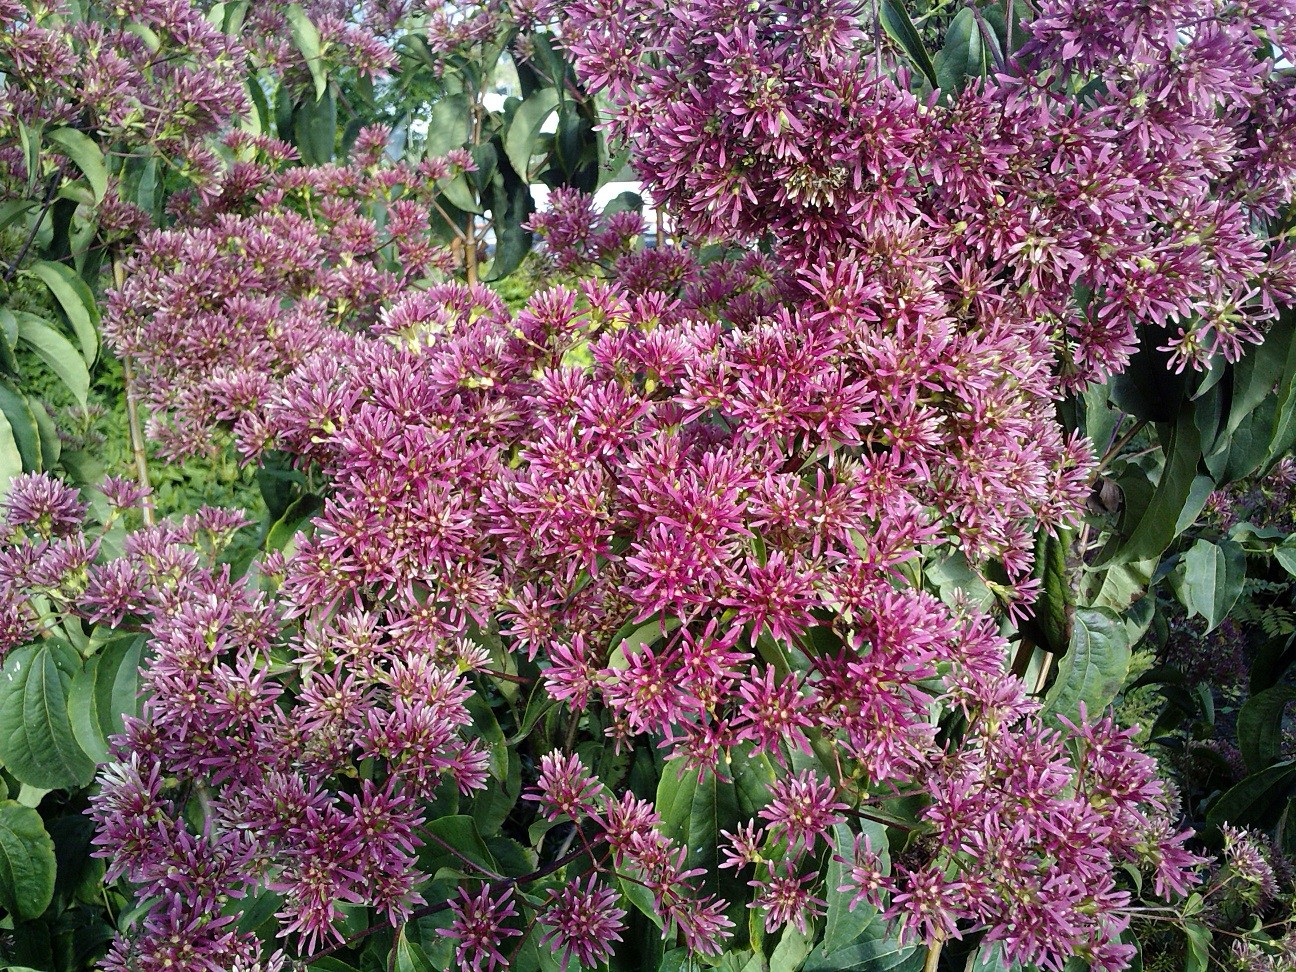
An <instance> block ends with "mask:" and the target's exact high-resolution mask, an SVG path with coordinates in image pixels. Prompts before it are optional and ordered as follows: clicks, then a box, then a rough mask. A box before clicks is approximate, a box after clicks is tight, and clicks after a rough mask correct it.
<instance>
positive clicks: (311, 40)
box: [284, 3, 328, 101]
mask: <svg viewBox="0 0 1296 972" xmlns="http://www.w3.org/2000/svg"><path fill="white" fill-rule="evenodd" d="M284 15H285V16H286V17H287V19H288V29H289V30H291V31H292V37H293V43H294V44H296V45H297V50H299V51H301V56H302V58H304V59H305V61H306V69H307V70H308V71H310V76H311V80H312V81H314V82H315V100H316V101H319V100H320V99H321V98H323V97H324V90H325V89H326V88H327V87H328V74H327V73H326V72H325V70H324V62H323V61H322V60H321V47H320V32H319V28H317V27H316V26H315V25H314V24H313V23H311V19H310V18H309V17H307V16H306V11H304V10H303V9H302V6H301V4H300V3H290V4H289V5H288V9H287V10H286V11H285V12H284Z"/></svg>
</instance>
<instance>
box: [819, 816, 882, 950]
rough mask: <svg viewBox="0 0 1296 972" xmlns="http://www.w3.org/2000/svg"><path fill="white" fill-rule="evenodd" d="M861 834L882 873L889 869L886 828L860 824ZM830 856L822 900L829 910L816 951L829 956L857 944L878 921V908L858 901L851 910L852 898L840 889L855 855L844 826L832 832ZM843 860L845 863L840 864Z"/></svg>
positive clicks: (851, 838)
mask: <svg viewBox="0 0 1296 972" xmlns="http://www.w3.org/2000/svg"><path fill="white" fill-rule="evenodd" d="M861 831H862V833H863V834H864V835H865V836H867V837H868V838H869V846H870V847H871V848H872V849H873V852H874V853H876V854H878V855H879V856H880V857H881V859H882V869H883V873H888V872H889V870H890V856H889V855H888V853H887V837H886V828H885V827H883V826H882V825H881V824H878V823H874V822H872V821H870V820H865V821H862V822H861ZM832 834H833V851H834V853H833V856H832V858H831V860H829V862H828V869H827V875H826V878H825V881H824V892H825V897H826V898H827V901H828V911H827V914H826V915H825V917H824V933H823V941H822V942H820V945H819V948H818V949H817V950H816V951H821V952H823V953H824V955H825V957H830V956H831V955H832V953H833V952H835V951H838V950H840V949H843V948H848V947H850V946H851V945H854V944H855V943H856V942H858V941H859V940H860V939H861V937H862V936H863V935H864V932H865V931H866V930H867V929H868V927H869V926H870V925H871V924H873V922H874V921H876V920H877V909H876V908H874V907H873V906H872V905H869V904H865V903H863V902H861V903H860V904H859V905H857V906H856V907H853V908H852V907H851V900H852V899H853V898H854V895H853V894H852V893H851V892H850V891H849V890H846V891H840V890H838V889H839V888H841V887H843V886H845V885H846V884H847V877H848V876H849V874H850V864H849V862H850V861H851V859H852V858H853V856H854V853H855V835H854V833H853V832H852V831H851V829H850V828H849V827H847V826H846V825H845V824H837V825H836V826H834V827H833V829H832ZM843 861H845V862H847V863H842V862H843Z"/></svg>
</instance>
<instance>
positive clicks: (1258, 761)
mask: <svg viewBox="0 0 1296 972" xmlns="http://www.w3.org/2000/svg"><path fill="white" fill-rule="evenodd" d="M1293 701H1296V685H1285V684H1284V685H1275V686H1274V687H1273V688H1269V689H1265V691H1263V692H1257V693H1256V694H1255V695H1253V696H1251V698H1249V699H1247V700H1246V703H1245V704H1244V705H1243V706H1242V709H1241V711H1240V712H1239V713H1238V720H1237V739H1238V749H1240V750H1241V751H1242V758H1243V759H1245V760H1246V763H1247V766H1249V767H1250V768H1251V769H1252V771H1259V770H1262V769H1264V768H1265V767H1266V766H1269V765H1270V764H1272V763H1274V762H1275V761H1277V760H1278V759H1279V758H1281V756H1282V743H1283V713H1284V712H1285V711H1286V709H1287V706H1288V705H1289V704H1290V703H1291V702H1293Z"/></svg>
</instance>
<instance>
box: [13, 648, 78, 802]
mask: <svg viewBox="0 0 1296 972" xmlns="http://www.w3.org/2000/svg"><path fill="white" fill-rule="evenodd" d="M80 669H81V659H80V656H78V655H77V653H76V650H75V649H73V648H72V646H70V645H68V644H66V643H64V642H61V641H57V640H54V639H49V640H47V641H45V642H42V643H41V644H39V645H31V646H28V647H26V648H20V649H18V650H17V651H14V652H13V653H11V654H10V655H9V656H8V657H7V658H6V659H5V662H4V668H3V670H0V760H2V761H3V762H4V765H5V768H6V769H7V770H9V772H10V773H12V774H13V775H14V776H15V777H17V778H18V779H19V780H20V781H22V782H23V783H27V784H30V785H31V786H38V787H41V788H42V789H47V790H53V789H60V788H70V787H76V786H84V785H85V784H86V783H89V782H90V779H91V777H92V776H94V770H95V764H94V760H92V759H91V758H90V757H89V756H87V755H86V754H85V752H84V751H83V750H82V749H81V747H80V746H78V745H77V742H76V737H75V736H74V735H73V734H72V722H71V719H70V717H69V714H68V691H69V689H70V688H71V685H72V679H73V678H74V677H75V675H76V673H77V672H79V671H80Z"/></svg>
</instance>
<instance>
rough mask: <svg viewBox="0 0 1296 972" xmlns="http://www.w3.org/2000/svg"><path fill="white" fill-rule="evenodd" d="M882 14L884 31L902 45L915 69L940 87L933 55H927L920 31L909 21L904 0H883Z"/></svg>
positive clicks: (934, 86) (935, 85) (933, 85)
mask: <svg viewBox="0 0 1296 972" xmlns="http://www.w3.org/2000/svg"><path fill="white" fill-rule="evenodd" d="M880 13H881V18H880V19H881V21H882V29H883V30H885V31H886V32H887V36H889V37H890V38H891V39H892V40H893V41H895V42H896V43H897V44H898V45H900V48H901V50H903V51H904V52H905V54H907V55H908V56H909V60H911V61H912V62H913V64H914V67H916V68H917V69H918V70H919V71H921V72H922V73H923V76H924V77H925V78H926V79H927V80H928V81H929V82H930V83H931V86H932V87H933V88H938V87H940V80H939V79H938V78H937V77H936V66H935V65H934V64H933V63H932V59H931V55H930V54H928V53H927V47H926V45H924V44H923V42H922V38H921V37H920V36H919V35H918V29H917V28H916V27H914V24H913V21H912V20H910V19H909V14H908V12H906V10H905V6H904V3H903V2H902V0H882V8H881V11H880Z"/></svg>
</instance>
